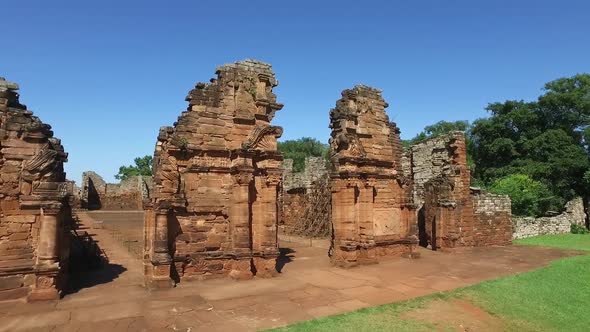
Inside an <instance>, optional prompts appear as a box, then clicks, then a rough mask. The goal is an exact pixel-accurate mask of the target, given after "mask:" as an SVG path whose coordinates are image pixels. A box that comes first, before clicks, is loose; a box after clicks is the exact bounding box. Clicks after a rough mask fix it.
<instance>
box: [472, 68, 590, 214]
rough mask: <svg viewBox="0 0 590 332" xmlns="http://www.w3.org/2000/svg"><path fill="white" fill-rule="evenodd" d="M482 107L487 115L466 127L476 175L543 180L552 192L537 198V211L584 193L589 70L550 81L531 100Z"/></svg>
mask: <svg viewBox="0 0 590 332" xmlns="http://www.w3.org/2000/svg"><path fill="white" fill-rule="evenodd" d="M487 110H488V111H489V112H490V113H491V116H490V117H489V118H485V119H479V120H477V121H475V122H474V123H473V125H472V127H471V128H470V132H469V139H470V151H471V153H472V155H473V158H474V163H475V166H476V167H475V169H474V172H473V175H474V176H475V177H476V178H478V179H479V180H481V181H482V182H483V183H485V184H488V185H491V184H493V183H494V182H495V181H497V180H498V179H500V178H503V177H506V176H508V175H512V174H522V175H527V176H528V177H529V178H530V179H532V180H534V181H537V182H540V183H542V184H543V185H545V186H546V187H547V188H548V190H549V191H550V193H551V195H550V197H548V200H547V201H544V202H539V207H538V208H539V209H540V210H539V211H538V213H542V212H545V211H547V210H548V209H556V210H558V209H561V208H562V207H563V205H564V204H565V203H566V202H567V201H568V200H570V199H572V198H573V197H575V196H578V195H582V196H585V195H586V194H587V189H586V188H587V185H588V180H590V173H588V170H589V169H590V161H589V158H588V151H589V146H588V142H590V141H589V139H590V129H589V127H588V125H589V124H590V75H576V76H573V77H571V78H561V79H558V80H555V81H552V82H549V83H547V84H546V85H545V93H544V94H543V95H542V96H540V97H539V98H538V99H537V100H536V101H533V102H525V101H514V100H509V101H505V102H503V103H493V104H490V105H489V106H488V107H487ZM536 195H537V196H543V195H545V193H542V192H540V193H537V194H536ZM511 197H512V196H511ZM515 198H516V201H518V199H519V198H518V197H512V199H515ZM517 210H518V209H517ZM534 210H536V209H532V210H530V209H529V210H528V211H529V212H532V211H534Z"/></svg>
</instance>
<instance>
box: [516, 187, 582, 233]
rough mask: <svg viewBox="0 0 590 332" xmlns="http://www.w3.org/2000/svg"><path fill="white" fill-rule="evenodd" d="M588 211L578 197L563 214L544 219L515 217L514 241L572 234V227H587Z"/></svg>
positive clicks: (568, 205)
mask: <svg viewBox="0 0 590 332" xmlns="http://www.w3.org/2000/svg"><path fill="white" fill-rule="evenodd" d="M586 218H587V216H586V211H585V209H584V200H583V199H582V198H581V197H576V198H574V199H572V200H571V201H569V202H567V204H566V205H565V211H563V213H561V214H554V215H548V216H543V217H538V218H535V217H514V218H513V225H514V234H513V238H514V239H524V238H527V237H531V236H539V235H545V234H566V233H570V231H571V227H572V225H579V226H585V225H586Z"/></svg>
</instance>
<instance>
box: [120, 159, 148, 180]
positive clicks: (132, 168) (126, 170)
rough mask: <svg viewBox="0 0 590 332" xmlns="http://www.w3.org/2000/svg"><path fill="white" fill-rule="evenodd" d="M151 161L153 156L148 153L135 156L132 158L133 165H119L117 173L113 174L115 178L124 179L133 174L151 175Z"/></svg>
mask: <svg viewBox="0 0 590 332" xmlns="http://www.w3.org/2000/svg"><path fill="white" fill-rule="evenodd" d="M152 161H153V157H152V156H150V155H147V156H145V157H137V158H135V159H134V163H135V165H129V166H121V167H119V173H118V174H117V175H115V178H116V179H118V180H126V179H128V178H129V177H131V176H135V175H145V176H151V175H152V174H153V170H152Z"/></svg>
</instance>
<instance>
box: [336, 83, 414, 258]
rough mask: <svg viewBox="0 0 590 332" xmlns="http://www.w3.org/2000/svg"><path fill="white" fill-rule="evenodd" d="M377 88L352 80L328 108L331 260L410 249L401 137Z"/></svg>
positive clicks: (411, 220) (410, 211)
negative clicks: (349, 87) (329, 130)
mask: <svg viewBox="0 0 590 332" xmlns="http://www.w3.org/2000/svg"><path fill="white" fill-rule="evenodd" d="M387 106H388V105H387V103H386V102H385V101H384V100H383V97H382V96H381V91H380V90H377V89H374V88H370V87H367V86H364V85H357V86H355V87H354V88H352V89H350V90H344V91H343V92H342V98H341V99H340V100H338V101H337V102H336V107H335V108H334V109H332V110H331V111H330V128H332V134H331V139H330V151H331V162H332V170H331V190H332V223H333V227H334V244H333V247H334V248H333V253H332V256H331V258H332V262H333V263H334V264H336V265H339V266H344V267H348V266H354V265H357V264H359V263H360V264H368V263H375V262H377V256H379V255H387V256H391V255H400V254H403V253H407V252H410V251H411V250H412V249H413V248H414V247H415V245H416V243H417V239H416V237H415V236H412V234H411V233H412V228H413V227H412V226H413V224H414V221H415V218H414V215H415V210H414V209H413V204H411V186H410V185H409V184H410V181H408V180H407V179H406V178H404V177H403V175H402V174H401V173H400V171H401V169H402V163H401V154H402V148H401V141H400V138H399V130H398V129H397V126H396V125H395V124H394V123H392V122H390V121H389V117H388V116H387V114H386V113H385V108H386V107H387Z"/></svg>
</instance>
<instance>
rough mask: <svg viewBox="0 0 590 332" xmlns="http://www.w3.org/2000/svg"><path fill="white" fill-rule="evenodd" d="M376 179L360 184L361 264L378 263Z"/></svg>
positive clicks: (359, 257) (359, 258)
mask: <svg viewBox="0 0 590 332" xmlns="http://www.w3.org/2000/svg"><path fill="white" fill-rule="evenodd" d="M374 190H375V183H374V181H370V180H366V181H364V183H363V185H361V186H359V196H358V210H357V211H358V221H359V223H358V225H359V249H360V252H359V256H358V260H359V263H361V264H372V263H377V257H376V253H375V234H374V230H373V228H374V227H373V195H374V193H373V191H374Z"/></svg>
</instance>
